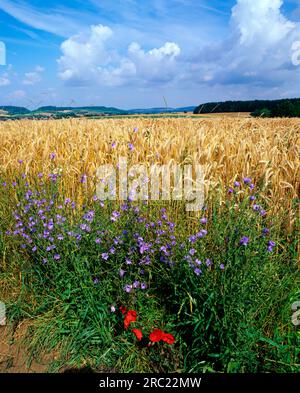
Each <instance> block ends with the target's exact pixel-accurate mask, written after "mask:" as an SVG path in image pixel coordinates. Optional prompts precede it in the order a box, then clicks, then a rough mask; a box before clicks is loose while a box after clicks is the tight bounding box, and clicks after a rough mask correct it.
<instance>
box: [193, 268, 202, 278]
mask: <svg viewBox="0 0 300 393" xmlns="http://www.w3.org/2000/svg"><path fill="white" fill-rule="evenodd" d="M194 273H195V274H196V275H197V276H199V275H200V274H201V273H202V270H201V269H199V268H198V267H196V269H195V270H194Z"/></svg>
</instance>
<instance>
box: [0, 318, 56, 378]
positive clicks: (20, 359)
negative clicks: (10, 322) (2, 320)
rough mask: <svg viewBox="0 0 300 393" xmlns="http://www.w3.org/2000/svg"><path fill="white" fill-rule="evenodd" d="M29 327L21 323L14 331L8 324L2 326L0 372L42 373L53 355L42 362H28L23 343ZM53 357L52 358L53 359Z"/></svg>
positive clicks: (0, 331) (0, 335) (0, 334)
mask: <svg viewBox="0 0 300 393" xmlns="http://www.w3.org/2000/svg"><path fill="white" fill-rule="evenodd" d="M26 330H27V327H26V325H25V324H23V325H22V324H20V325H19V326H18V327H17V328H16V329H15V331H14V332H13V333H12V331H11V329H9V328H8V327H7V326H0V373H42V372H46V371H47V366H48V365H49V363H50V361H51V360H52V359H53V356H45V358H44V359H43V360H42V362H41V363H37V362H35V361H33V362H32V363H31V364H30V365H29V364H28V355H27V354H26V348H25V347H24V344H23V343H22V341H23V338H24V337H25V334H26ZM51 358H52V359H51Z"/></svg>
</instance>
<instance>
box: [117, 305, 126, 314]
mask: <svg viewBox="0 0 300 393" xmlns="http://www.w3.org/2000/svg"><path fill="white" fill-rule="evenodd" d="M119 310H120V311H121V313H122V314H125V313H126V311H127V308H126V307H125V306H121V307H119Z"/></svg>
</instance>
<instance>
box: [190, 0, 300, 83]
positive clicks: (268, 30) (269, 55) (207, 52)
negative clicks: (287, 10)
mask: <svg viewBox="0 0 300 393" xmlns="http://www.w3.org/2000/svg"><path fill="white" fill-rule="evenodd" d="M282 4H283V1H281V0H238V1H237V4H236V5H235V6H234V7H233V9H232V16H231V34H230V36H229V37H228V38H227V39H225V40H224V41H223V42H220V43H217V44H213V45H210V47H207V48H204V49H202V50H201V51H200V52H199V53H198V55H197V56H193V57H191V58H190V64H189V67H188V70H187V72H186V76H185V77H186V78H187V75H189V74H191V71H192V73H193V76H191V77H192V78H194V77H197V78H198V82H199V83H203V81H204V80H206V81H207V82H208V83H210V84H221V85H222V84H228V85H229V84H232V85H234V84H244V85H248V86H249V88H250V86H254V85H260V86H265V88H269V87H271V86H280V85H282V84H286V83H289V82H291V81H294V82H293V83H295V81H296V80H298V79H299V76H298V75H299V72H297V69H296V68H295V67H294V66H293V65H292V62H291V56H292V53H291V48H292V44H293V42H294V41H295V40H296V39H297V37H298V39H299V38H300V24H299V23H295V22H292V21H290V20H288V19H287V18H286V17H285V16H284V15H283V14H282V12H281V6H282ZM207 75H210V78H209V79H208V78H207ZM203 76H204V77H203Z"/></svg>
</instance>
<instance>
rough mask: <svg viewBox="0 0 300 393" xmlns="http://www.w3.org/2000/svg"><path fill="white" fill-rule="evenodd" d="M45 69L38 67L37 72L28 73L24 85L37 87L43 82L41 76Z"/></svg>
mask: <svg viewBox="0 0 300 393" xmlns="http://www.w3.org/2000/svg"><path fill="white" fill-rule="evenodd" d="M44 71H45V70H44V68H43V67H41V66H39V65H38V66H36V67H35V70H34V71H32V72H26V73H25V78H24V79H23V81H22V83H23V85H35V84H36V83H38V82H40V81H41V80H42V76H41V74H42V73H43V72H44Z"/></svg>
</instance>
